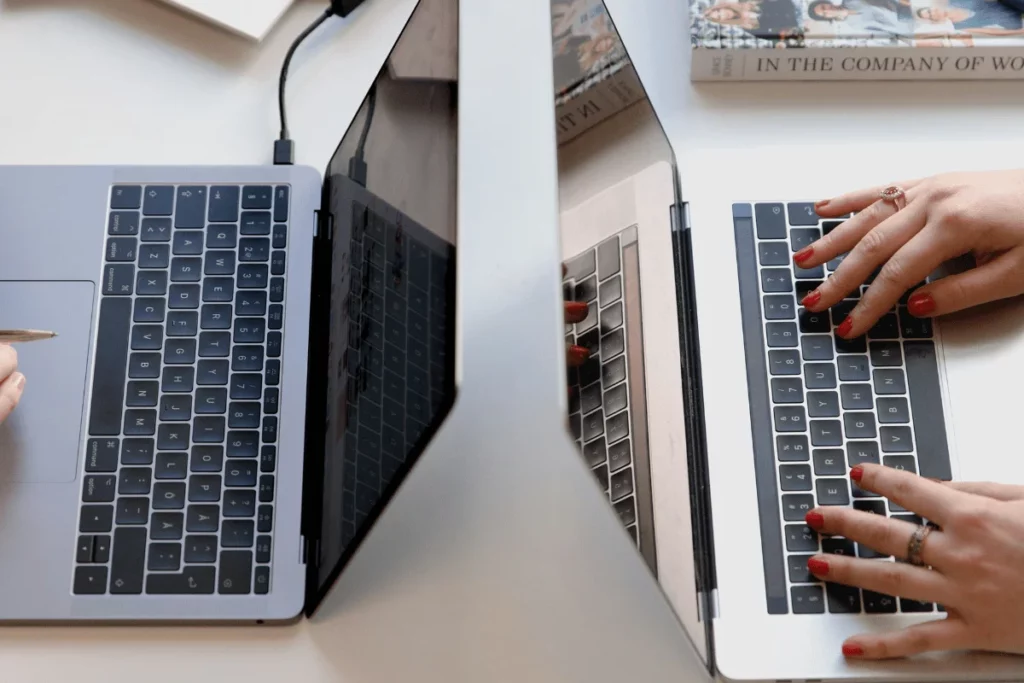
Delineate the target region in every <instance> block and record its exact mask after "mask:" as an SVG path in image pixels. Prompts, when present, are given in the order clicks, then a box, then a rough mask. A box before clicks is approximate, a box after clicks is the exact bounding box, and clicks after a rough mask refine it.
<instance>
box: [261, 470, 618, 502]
mask: <svg viewBox="0 0 1024 683" xmlns="http://www.w3.org/2000/svg"><path fill="white" fill-rule="evenodd" d="M274 481H275V480H274V475H272V474H264V475H263V476H261V477H260V487H259V495H260V502H261V503H270V502H273V500H274ZM629 486H630V487H632V486H633V484H632V479H630V484H629ZM605 488H607V486H605ZM612 494H613V495H614V494H615V491H612Z"/></svg>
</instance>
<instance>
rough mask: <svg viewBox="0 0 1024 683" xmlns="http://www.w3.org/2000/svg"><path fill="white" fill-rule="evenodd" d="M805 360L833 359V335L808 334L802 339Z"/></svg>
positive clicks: (801, 346)
mask: <svg viewBox="0 0 1024 683" xmlns="http://www.w3.org/2000/svg"><path fill="white" fill-rule="evenodd" d="M769 346H770V344H769ZM800 349H801V351H802V352H803V356H804V360H807V361H813V360H832V358H833V355H834V354H833V352H832V337H831V336H829V335H827V334H813V335H806V336H804V337H802V338H801V339H800Z"/></svg>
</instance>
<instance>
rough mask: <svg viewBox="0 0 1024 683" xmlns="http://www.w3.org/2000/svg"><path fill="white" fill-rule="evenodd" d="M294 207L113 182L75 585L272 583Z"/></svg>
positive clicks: (263, 196)
mask: <svg viewBox="0 0 1024 683" xmlns="http://www.w3.org/2000/svg"><path fill="white" fill-rule="evenodd" d="M288 203H289V188H288V187H287V186H276V187H273V186H269V185H258V186H256V185H245V186H242V185H214V186H205V185H188V186H185V185H180V186H173V185H146V186H141V185H117V186H114V187H113V188H112V191H111V196H110V210H109V213H108V224H107V239H106V248H105V253H104V262H103V279H102V283H101V297H100V309H99V323H98V332H97V339H96V354H95V366H94V370H93V384H92V388H91V402H90V415H89V425H88V437H87V442H86V457H85V465H84V475H83V485H82V495H81V500H82V505H81V510H80V516H79V533H80V535H79V536H78V543H77V548H76V550H75V562H76V566H75V571H74V585H73V587H72V590H73V593H75V594H78V595H97V594H107V593H110V594H126V595H133V594H134V595H138V594H149V595H157V594H215V593H219V594H250V593H253V594H266V593H268V592H269V588H270V559H271V544H272V540H271V539H272V529H273V520H274V505H273V504H274V471H275V468H276V462H277V445H276V444H277V429H278V418H277V413H278V404H279V389H278V387H279V385H280V382H281V360H280V356H281V349H282V329H281V328H282V325H283V321H284V298H285V269H286V251H285V250H286V247H287V241H288Z"/></svg>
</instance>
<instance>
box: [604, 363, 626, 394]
mask: <svg viewBox="0 0 1024 683" xmlns="http://www.w3.org/2000/svg"><path fill="white" fill-rule="evenodd" d="M625 379H626V359H625V358H623V357H622V356H619V357H618V358H616V359H615V360H613V361H611V362H610V363H605V364H604V365H603V366H602V367H601V382H602V383H603V384H604V386H606V387H611V386H613V385H615V384H618V383H619V382H622V381H624V380H625Z"/></svg>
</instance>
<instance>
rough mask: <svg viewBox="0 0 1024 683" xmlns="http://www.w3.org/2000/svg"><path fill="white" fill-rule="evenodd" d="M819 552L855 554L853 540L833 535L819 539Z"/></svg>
mask: <svg viewBox="0 0 1024 683" xmlns="http://www.w3.org/2000/svg"><path fill="white" fill-rule="evenodd" d="M844 483H845V482H844ZM821 552H823V553H825V554H827V555H845V556H846V557H856V555H857V550H856V548H855V547H854V544H853V541H851V540H850V539H848V538H836V537H834V536H832V537H829V538H823V539H821Z"/></svg>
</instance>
